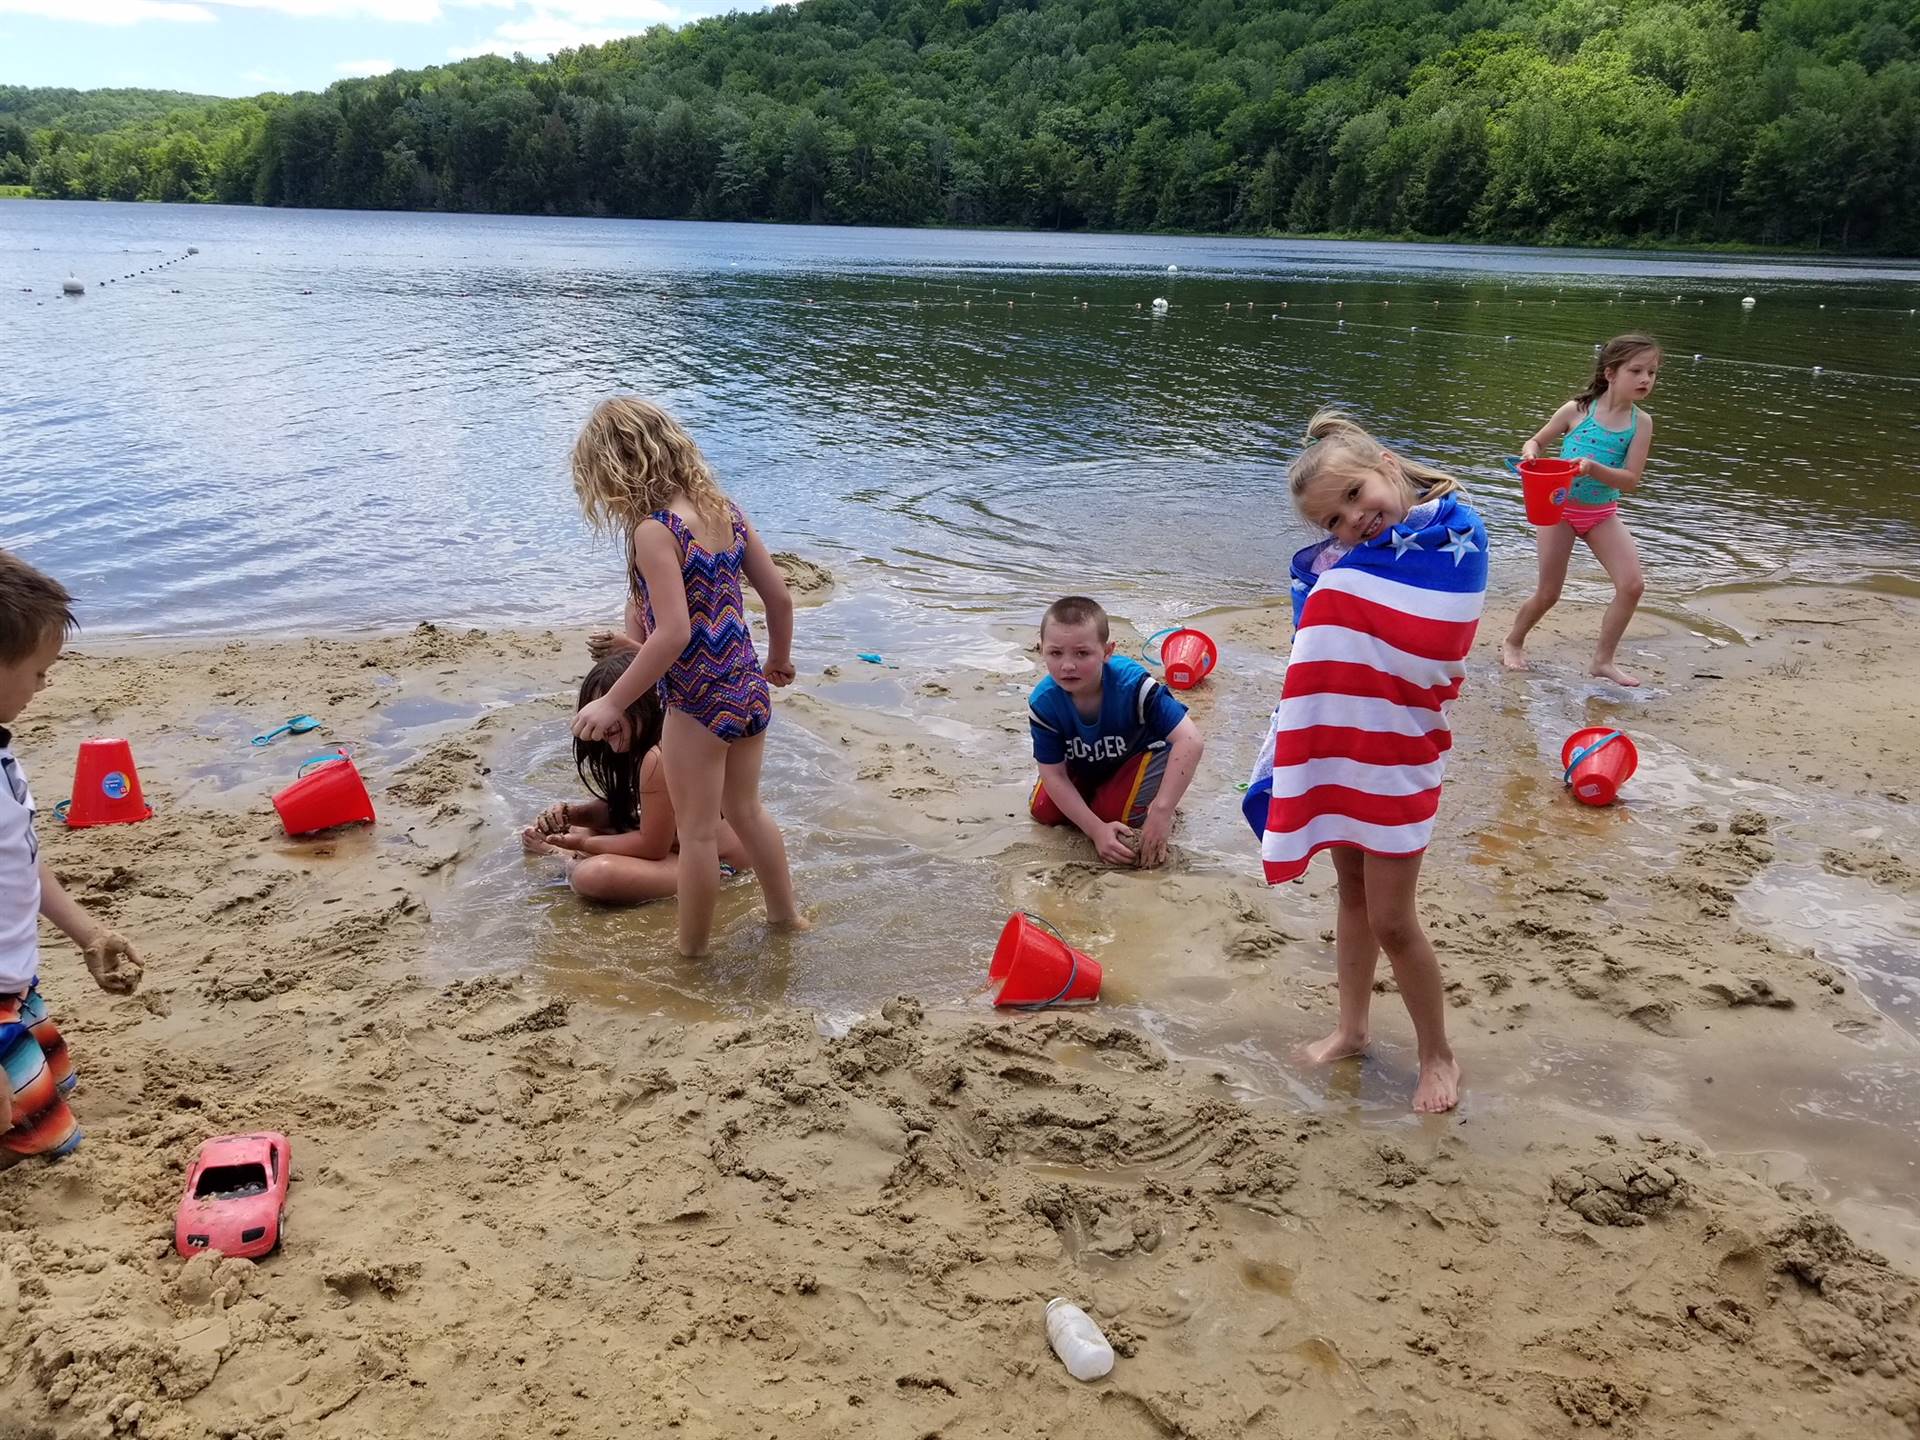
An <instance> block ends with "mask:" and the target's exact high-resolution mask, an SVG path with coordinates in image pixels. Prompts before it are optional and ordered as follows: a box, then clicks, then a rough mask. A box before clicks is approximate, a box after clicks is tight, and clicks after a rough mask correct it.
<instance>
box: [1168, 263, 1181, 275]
mask: <svg viewBox="0 0 1920 1440" xmlns="http://www.w3.org/2000/svg"><path fill="white" fill-rule="evenodd" d="M1167 273H1168V274H1169V275H1178V274H1179V273H1180V267H1179V266H1178V265H1169V266H1168V267H1167Z"/></svg>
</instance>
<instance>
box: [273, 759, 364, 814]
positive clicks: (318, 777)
mask: <svg viewBox="0 0 1920 1440" xmlns="http://www.w3.org/2000/svg"><path fill="white" fill-rule="evenodd" d="M309 767H311V768H309ZM273 808H274V809H276V810H278V811H279V812H280V823H281V824H282V825H284V826H285V827H286V830H287V834H289V835H310V834H312V833H313V832H314V831H315V830H331V829H332V828H333V827H334V826H335V825H352V824H354V823H356V822H359V821H368V822H371V821H372V819H373V797H372V796H370V795H368V794H367V786H366V782H365V781H363V780H362V779H361V778H360V772H359V771H358V770H356V769H355V768H354V765H353V761H351V760H349V759H348V758H347V757H346V755H345V753H344V752H335V753H333V754H331V755H316V756H314V757H313V758H312V759H311V760H308V761H306V762H304V763H303V764H302V765H301V767H300V778H299V779H298V780H295V781H294V782H293V784H291V785H289V786H287V788H286V789H284V790H282V791H281V792H280V793H279V794H278V795H276V796H274V797H273Z"/></svg>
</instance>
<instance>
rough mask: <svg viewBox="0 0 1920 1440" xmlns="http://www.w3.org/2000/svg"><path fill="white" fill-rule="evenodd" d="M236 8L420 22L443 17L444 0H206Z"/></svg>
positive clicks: (286, 13)
mask: <svg viewBox="0 0 1920 1440" xmlns="http://www.w3.org/2000/svg"><path fill="white" fill-rule="evenodd" d="M206 3H207V4H210V5H217V6H223V7H231V8H232V9H235V10H271V11H274V12H275V13H277V14H280V15H297V16H300V17H302V18H305V19H347V18H354V19H367V20H384V21H387V22H389V23H392V24H402V25H418V24H425V23H426V22H428V21H431V20H438V19H439V18H440V0H206Z"/></svg>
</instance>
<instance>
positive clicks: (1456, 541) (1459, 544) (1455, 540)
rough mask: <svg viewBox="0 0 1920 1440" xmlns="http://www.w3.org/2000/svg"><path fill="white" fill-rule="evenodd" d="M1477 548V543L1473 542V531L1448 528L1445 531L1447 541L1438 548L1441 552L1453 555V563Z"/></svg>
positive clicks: (1457, 562)
mask: <svg viewBox="0 0 1920 1440" xmlns="http://www.w3.org/2000/svg"><path fill="white" fill-rule="evenodd" d="M1479 548H1480V547H1479V546H1478V545H1476V544H1474V543H1473V532H1472V531H1471V530H1449V531H1447V543H1446V544H1444V545H1442V546H1441V547H1440V550H1441V553H1442V554H1446V555H1451V556H1453V563H1454V564H1455V565H1458V564H1459V563H1460V562H1461V561H1462V560H1464V559H1466V557H1467V556H1469V555H1471V554H1473V553H1474V552H1475V551H1477V550H1478V549H1479Z"/></svg>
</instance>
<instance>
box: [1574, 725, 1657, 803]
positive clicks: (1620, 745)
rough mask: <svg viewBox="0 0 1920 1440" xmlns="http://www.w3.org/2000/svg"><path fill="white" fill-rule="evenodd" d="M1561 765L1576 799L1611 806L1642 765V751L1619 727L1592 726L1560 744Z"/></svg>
mask: <svg viewBox="0 0 1920 1440" xmlns="http://www.w3.org/2000/svg"><path fill="white" fill-rule="evenodd" d="M1560 764H1561V765H1562V766H1563V767H1564V768H1565V771H1566V782H1567V784H1569V785H1571V786H1572V787H1573V794H1574V798H1575V799H1577V800H1579V801H1580V802H1581V803H1582V804H1585V805H1611V804H1612V803H1613V801H1614V797H1615V796H1617V795H1618V794H1619V793H1620V787H1621V786H1622V785H1624V784H1626V783H1627V781H1628V779H1629V778H1630V777H1631V776H1632V775H1633V772H1634V771H1635V770H1637V769H1639V768H1640V752H1639V751H1638V750H1636V749H1634V748H1633V741H1631V740H1629V739H1628V738H1627V737H1626V736H1625V735H1622V734H1621V733H1620V732H1619V731H1618V730H1614V729H1610V728H1608V727H1607V726H1605V725H1589V726H1588V727H1587V728H1586V729H1585V730H1576V731H1574V732H1573V734H1571V735H1569V736H1568V737H1567V743H1566V744H1564V745H1562V746H1561V747H1560Z"/></svg>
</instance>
